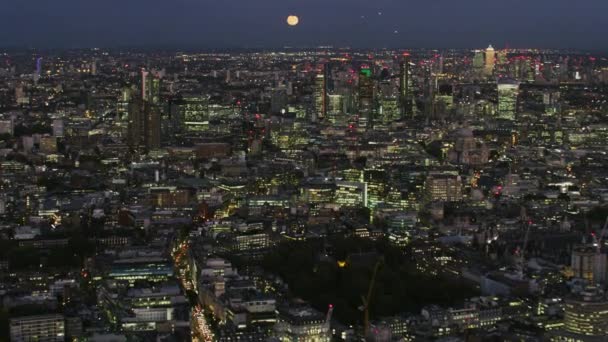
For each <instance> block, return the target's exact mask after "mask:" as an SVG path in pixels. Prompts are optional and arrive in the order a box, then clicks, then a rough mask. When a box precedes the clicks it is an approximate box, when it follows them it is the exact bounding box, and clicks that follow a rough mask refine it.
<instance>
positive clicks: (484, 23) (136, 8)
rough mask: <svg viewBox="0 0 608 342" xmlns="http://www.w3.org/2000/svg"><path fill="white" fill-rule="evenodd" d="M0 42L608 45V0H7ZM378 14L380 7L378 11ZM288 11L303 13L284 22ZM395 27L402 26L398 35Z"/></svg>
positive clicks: (220, 45) (601, 47) (75, 44)
mask: <svg viewBox="0 0 608 342" xmlns="http://www.w3.org/2000/svg"><path fill="white" fill-rule="evenodd" d="M0 4H1V5H2V6H1V7H0V8H1V9H0V46H5V47H7V46H10V47H41V48H42V47H129V46H132V47H146V46H150V47H184V48H185V47H188V48H214V47H217V48H234V47H236V48H239V47H242V48H258V47H282V46H296V47H309V46H316V45H334V46H352V47H437V48H448V47H485V46H487V45H488V44H490V43H492V44H493V45H494V46H495V47H497V48H502V47H505V46H509V47H561V48H583V49H596V50H608V39H606V37H607V36H608V23H607V21H606V15H607V13H608V1H607V0H500V1H499V0H483V1H482V0H459V1H458V0H372V1H365V0H103V1H101V0H2V1H0ZM379 12H381V14H380V13H379ZM289 14H296V15H298V16H299V17H300V24H299V25H298V26H297V27H294V28H291V27H288V26H287V24H286V23H285V18H286V17H287V15H289ZM395 31H397V33H395Z"/></svg>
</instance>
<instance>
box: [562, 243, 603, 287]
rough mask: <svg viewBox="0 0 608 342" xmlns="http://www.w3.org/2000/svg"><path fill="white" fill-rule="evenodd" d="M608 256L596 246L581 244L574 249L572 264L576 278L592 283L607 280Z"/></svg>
mask: <svg viewBox="0 0 608 342" xmlns="http://www.w3.org/2000/svg"><path fill="white" fill-rule="evenodd" d="M606 265H607V258H606V254H605V253H603V252H599V253H598V250H597V247H596V246H593V245H581V246H576V247H574V249H573V250H572V257H571V263H570V266H571V267H572V272H573V273H574V277H575V278H580V279H585V280H587V281H588V282H589V283H590V284H594V283H604V282H605V281H606V275H607V274H606V273H607V272H606V271H607V268H606Z"/></svg>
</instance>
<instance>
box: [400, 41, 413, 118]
mask: <svg viewBox="0 0 608 342" xmlns="http://www.w3.org/2000/svg"><path fill="white" fill-rule="evenodd" d="M399 69H400V70H399V102H400V108H401V118H402V119H405V118H407V117H409V116H410V115H412V75H411V70H410V54H409V53H404V54H403V59H401V63H400V64H399Z"/></svg>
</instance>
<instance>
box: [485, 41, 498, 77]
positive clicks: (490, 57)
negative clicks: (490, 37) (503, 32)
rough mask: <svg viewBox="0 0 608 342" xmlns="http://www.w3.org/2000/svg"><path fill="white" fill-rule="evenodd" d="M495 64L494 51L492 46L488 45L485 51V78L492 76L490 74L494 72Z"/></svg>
mask: <svg viewBox="0 0 608 342" xmlns="http://www.w3.org/2000/svg"><path fill="white" fill-rule="evenodd" d="M495 63H496V51H495V50H494V48H493V47H492V45H490V46H488V48H487V49H486V65H485V74H486V76H490V75H492V72H494V64H495Z"/></svg>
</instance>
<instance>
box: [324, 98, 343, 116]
mask: <svg viewBox="0 0 608 342" xmlns="http://www.w3.org/2000/svg"><path fill="white" fill-rule="evenodd" d="M343 114H344V96H342V95H339V94H329V95H327V119H328V120H329V121H330V122H331V123H336V122H338V121H339V119H340V117H341V116H343Z"/></svg>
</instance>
